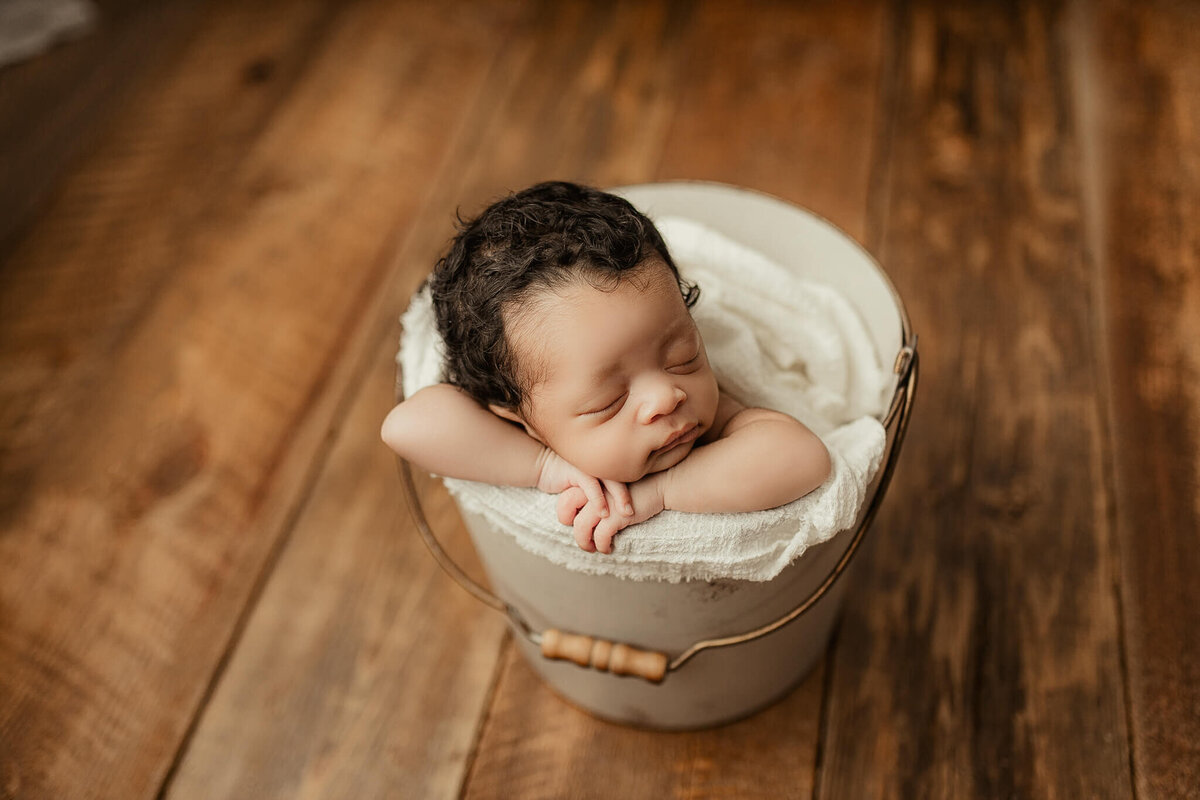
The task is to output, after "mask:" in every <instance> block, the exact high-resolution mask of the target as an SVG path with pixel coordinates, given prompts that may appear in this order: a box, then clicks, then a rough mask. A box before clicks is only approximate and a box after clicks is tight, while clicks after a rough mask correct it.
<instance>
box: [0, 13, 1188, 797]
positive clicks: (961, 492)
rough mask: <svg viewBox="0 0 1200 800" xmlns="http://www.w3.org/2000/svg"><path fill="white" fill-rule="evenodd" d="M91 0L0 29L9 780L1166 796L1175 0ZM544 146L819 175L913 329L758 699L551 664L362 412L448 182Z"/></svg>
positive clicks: (528, 175)
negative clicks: (899, 417)
mask: <svg viewBox="0 0 1200 800" xmlns="http://www.w3.org/2000/svg"><path fill="white" fill-rule="evenodd" d="M102 10H103V11H104V12H105V14H104V16H103V17H102V23H101V28H100V29H99V30H98V31H97V32H96V33H94V34H93V35H92V36H91V37H88V38H85V39H83V40H80V41H77V42H73V43H68V44H64V45H61V46H59V47H58V48H56V49H54V50H53V51H51V52H50V53H48V54H46V55H44V56H42V57H40V58H38V59H35V60H33V61H30V62H27V63H25V64H21V65H17V66H15V67H10V68H7V69H5V70H3V71H0V259H2V261H0V797H14V798H15V797H19V798H59V797H71V798H149V797H162V796H165V797H178V798H191V797H205V798H208V797H287V798H295V797H355V798H361V797H422V798H424V797H433V798H436V797H457V796H469V797H472V798H490V797H497V798H507V797H522V798H525V797H608V796H614V795H620V796H630V797H664V796H665V797H687V798H705V797H714V798H716V797H816V796H820V797H846V798H862V797H909V796H929V797H1012V796H1019V797H1063V796H1066V797H1085V796H1086V797H1133V796H1137V797H1142V798H1149V797H1188V796H1194V792H1195V787H1196V786H1198V785H1200V750H1198V749H1197V742H1200V697H1198V696H1197V687H1198V686H1200V675H1197V672H1196V670H1197V667H1196V664H1197V663H1200V652H1198V648H1200V638H1198V637H1197V636H1195V634H1194V631H1195V630H1196V629H1197V627H1200V619H1197V616H1196V615H1197V613H1198V612H1197V609H1200V583H1197V582H1196V581H1195V580H1194V579H1193V578H1194V575H1195V573H1196V571H1197V569H1198V568H1200V561H1198V560H1197V558H1198V557H1197V555H1196V554H1197V553H1200V550H1198V549H1197V547H1196V545H1197V543H1198V542H1200V506H1197V504H1196V502H1195V497H1196V495H1197V490H1198V488H1200V485H1198V484H1197V477H1196V476H1197V475H1200V464H1198V463H1197V460H1198V459H1200V456H1198V455H1197V454H1198V453H1200V350H1198V345H1197V343H1198V342H1200V328H1198V327H1197V326H1198V325H1200V322H1198V320H1200V245H1198V240H1197V236H1198V235H1200V234H1198V233H1197V229H1196V226H1195V224H1194V220H1195V219H1197V218H1198V216H1200V215H1198V214H1197V211H1198V210H1200V105H1198V104H1197V100H1196V99H1197V98H1198V97H1200V82H1198V81H1200V78H1198V76H1200V63H1197V59H1196V57H1195V55H1194V51H1195V47H1194V46H1193V44H1192V43H1193V42H1195V41H1197V40H1200V13H1197V10H1196V8H1194V7H1193V6H1192V5H1189V4H1186V3H1176V2H1169V0H1162V1H1161V2H1151V3H1144V4H1136V5H1135V4H1129V3H1119V2H1115V1H1114V2H1108V1H1107V0H1106V1H1105V2H1098V3H1095V4H1092V3H1082V2H1080V3H1076V4H1060V3H1055V2H1025V3H1017V4H998V3H994V4H967V5H962V4H959V5H946V4H940V3H934V2H913V3H907V2H905V3H900V2H888V1H887V0H855V2H848V3H835V2H816V3H808V4H781V3H775V2H768V0H755V2H751V3H746V4H736V5H735V4H730V3H722V2H717V0H709V1H707V2H705V1H704V0H696V2H686V1H683V0H680V1H678V2H671V1H669V0H662V1H661V2H658V1H657V0H656V1H655V2H645V3H636V2H625V3H616V4H613V3H602V2H578V3H552V2H531V3H527V4H514V3H507V2H504V1H503V0H476V1H475V2H470V3H455V4H446V3H437V2H432V0H407V1H406V2H386V1H385V0H361V2H355V3H348V4H347V3H337V2H332V1H331V0H271V1H270V2H266V3H256V4H243V3H237V2H233V0H207V2H205V1H203V0H173V2H169V3H159V4H151V3H144V2H138V1H137V0H110V2H108V3H105V4H102ZM547 178H567V179H575V180H581V181H585V182H590V183H594V184H598V185H618V184H626V183H637V182H644V181H651V180H661V179H672V178H700V179H710V180H719V181H724V182H728V183H733V184H740V185H745V186H750V187H753V188H757V189H761V190H764V191H768V192H771V193H774V194H776V195H778V196H780V197H783V198H785V199H787V200H790V201H793V202H796V203H799V204H801V205H804V206H807V207H809V208H812V209H813V210H815V211H816V212H818V213H820V214H822V215H824V216H826V217H827V218H829V219H831V220H832V221H833V222H834V223H836V224H838V225H839V226H841V227H842V228H843V229H845V230H847V231H848V232H850V233H851V234H852V235H854V236H855V237H857V238H859V239H860V240H862V241H864V242H865V243H866V244H867V245H868V247H869V248H870V249H871V250H872V251H873V252H874V254H875V255H876V256H877V257H878V258H879V259H880V261H881V262H882V263H883V265H884V266H885V268H886V269H887V270H888V272H889V274H890V275H891V277H892V279H893V281H894V282H895V283H896V284H897V287H898V289H899V291H900V293H901V295H902V296H903V297H904V299H905V301H906V303H907V306H908V310H909V313H910V315H911V317H912V319H913V323H914V328H915V329H916V331H917V332H918V333H919V334H920V335H921V349H922V366H923V376H922V387H921V392H920V395H919V397H918V399H917V407H916V414H915V417H914V423H913V429H912V432H911V434H910V437H909V440H908V443H907V444H906V446H905V452H904V454H903V456H902V458H901V462H900V465H899V469H898V472H897V478H896V481H895V483H894V485H893V486H892V488H891V490H890V492H889V496H888V498H887V500H886V501H885V503H884V505H883V508H882V512H881V514H880V517H879V520H878V522H877V524H876V526H875V530H874V531H873V532H872V547H871V548H869V549H868V550H867V552H866V553H865V554H864V556H863V557H862V561H861V562H860V565H859V569H858V570H857V574H856V576H855V579H856V584H855V589H854V591H853V592H852V593H851V595H850V599H849V601H848V605H847V609H846V612H845V615H844V619H843V622H842V625H841V629H840V631H839V632H838V634H837V635H836V637H835V640H834V644H833V646H832V647H831V649H830V651H829V653H828V654H827V656H826V658H825V659H824V662H823V664H822V665H821V666H820V667H819V668H818V669H817V670H816V671H815V672H814V673H813V674H812V675H810V676H809V677H808V679H806V680H805V681H803V682H802V683H801V684H800V685H799V687H798V688H797V689H796V690H795V691H794V692H793V693H792V694H790V695H789V696H788V697H787V698H785V699H784V700H783V701H782V702H781V703H780V704H778V705H776V706H775V707H773V708H771V709H769V710H766V711H764V712H762V713H760V714H757V715H755V716H753V717H751V718H749V719H746V720H743V721H741V722H738V723H736V724H733V725H729V726H725V727H722V728H718V729H715V730H711V731H701V732H693V733H677V734H656V733H650V732H646V731H638V730H632V729H626V728H622V727H619V726H614V725H610V724H607V723H603V722H599V721H597V720H595V719H593V718H591V717H589V716H587V715H586V714H583V713H581V712H579V711H578V710H576V709H573V708H571V707H569V706H567V705H565V704H564V703H562V702H561V701H560V700H559V699H558V698H557V696H556V695H554V694H553V693H552V692H551V691H550V690H549V689H548V688H546V687H545V686H544V685H542V684H541V683H540V682H539V681H538V679H537V678H536V677H535V675H534V673H533V672H532V670H531V669H530V668H529V667H528V666H527V665H526V664H525V663H523V662H522V661H521V658H520V656H519V655H518V653H517V652H516V650H515V649H514V648H513V647H512V646H511V643H510V642H509V639H508V636H507V635H506V634H505V629H504V624H503V621H502V620H501V619H500V618H499V617H497V616H495V615H494V614H493V612H491V611H490V610H488V609H486V608H484V607H482V606H480V605H478V604H475V603H473V602H472V601H471V600H470V598H468V597H467V596H466V595H465V594H464V593H462V592H461V591H460V590H459V589H458V588H457V587H455V586H454V585H453V584H451V583H450V582H449V580H448V579H446V578H445V577H444V576H443V575H442V574H441V572H440V571H439V570H438V569H437V568H436V566H435V565H434V563H433V562H432V560H431V559H429V558H428V557H427V556H426V554H425V553H424V552H423V549H422V547H421V546H420V545H419V543H418V542H417V539H416V536H415V533H414V531H413V530H412V524H411V522H410V521H409V519H408V516H407V514H406V513H405V510H404V508H403V501H402V500H401V499H400V494H399V486H398V483H397V479H396V477H395V474H394V467H393V465H392V461H391V458H390V456H389V454H388V453H387V451H386V449H385V448H384V447H383V445H382V444H380V443H379V441H378V438H377V429H378V423H379V421H380V420H381V418H382V416H383V414H384V413H385V412H386V410H387V407H388V405H389V403H390V402H391V386H392V380H393V375H392V365H391V354H392V352H393V351H394V349H395V341H396V337H397V334H398V328H397V326H396V322H395V319H396V316H397V315H398V313H399V311H400V310H401V309H402V308H403V306H404V304H405V303H406V301H407V298H408V296H409V295H410V294H411V293H412V291H413V290H414V289H415V287H416V286H417V285H418V284H419V282H420V281H421V279H422V278H423V276H424V275H425V274H426V273H427V272H428V270H429V268H430V266H431V264H432V263H433V260H434V259H435V258H436V257H437V255H438V253H439V251H440V250H441V249H442V247H443V246H444V245H445V242H446V241H447V239H448V237H449V236H450V235H451V233H452V225H451V223H452V220H453V215H454V213H455V211H456V210H458V209H462V210H463V211H464V212H465V213H471V212H473V211H475V210H477V209H479V208H480V207H481V206H482V205H483V204H485V203H486V202H487V201H488V200H490V199H492V198H494V197H496V196H497V195H499V194H502V193H503V192H505V191H508V190H510V189H514V188H520V187H522V186H524V185H527V184H529V183H532V182H534V181H537V180H541V179H547ZM422 487H423V488H422V494H423V496H424V497H425V498H426V500H425V502H426V506H427V511H428V512H429V513H430V515H431V517H432V519H433V522H434V524H435V526H436V527H437V528H438V529H439V530H440V531H442V532H443V534H444V535H445V537H446V539H447V542H448V546H449V547H450V549H451V551H452V552H453V553H454V554H455V556H456V558H458V559H459V560H461V561H463V562H465V563H466V564H468V565H469V567H470V568H471V569H472V570H475V571H478V569H479V566H478V563H477V561H476V560H475V558H474V556H473V554H472V553H471V550H470V545H469V542H468V540H467V537H466V535H465V531H464V530H463V528H462V525H461V523H460V522H459V520H458V518H457V514H456V512H455V510H454V508H453V505H452V504H451V503H450V501H449V498H448V497H447V496H446V494H445V493H444V491H442V490H441V489H440V487H438V486H436V485H435V484H434V483H433V482H432V481H423V482H422Z"/></svg>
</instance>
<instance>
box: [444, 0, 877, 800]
mask: <svg viewBox="0 0 1200 800" xmlns="http://www.w3.org/2000/svg"><path fill="white" fill-rule="evenodd" d="M883 21H884V14H883V7H882V6H881V5H878V4H872V3H866V4H852V5H849V6H847V5H836V6H835V5H834V4H811V5H806V6H804V7H803V8H796V7H781V6H779V5H771V4H762V5H761V6H754V7H750V8H743V9H740V10H737V9H734V8H733V7H731V6H727V5H725V4H721V3H706V4H698V5H697V6H696V7H695V8H689V9H688V13H686V14H681V15H680V16H678V17H677V18H675V19H671V20H664V23H666V22H669V25H666V24H664V27H661V28H659V27H656V28H652V29H651V30H653V31H654V35H653V37H651V38H649V40H648V41H647V33H648V31H647V30H646V29H645V28H644V27H637V26H629V25H628V23H627V22H623V21H620V20H618V21H617V22H616V23H615V24H614V28H615V30H617V31H620V32H621V36H622V37H629V42H628V44H626V45H625V47H626V48H639V47H650V48H653V49H654V50H656V51H657V52H658V62H657V64H656V65H655V63H654V62H653V61H651V62H649V64H646V65H644V66H643V69H646V70H648V72H647V75H648V76H654V75H658V76H659V77H657V78H654V77H639V75H638V73H636V72H633V71H632V70H627V71H626V73H625V75H624V76H622V81H621V82H618V83H617V84H616V85H615V86H613V87H611V88H609V92H610V93H612V94H616V95H617V96H621V95H622V94H623V89H622V88H621V86H622V83H624V82H625V81H635V80H644V81H649V82H650V83H652V84H653V85H655V86H659V85H661V82H662V81H664V80H667V77H669V79H670V81H671V82H672V83H674V84H675V85H674V87H671V86H670V85H669V84H668V85H667V86H666V87H665V88H666V89H668V90H671V91H670V92H669V94H668V95H667V96H666V97H664V98H663V100H664V103H665V102H666V101H667V99H668V98H669V97H670V95H671V94H677V95H678V100H677V101H675V102H676V103H677V105H670V106H667V108H670V109H672V110H673V111H674V113H673V114H672V115H671V116H670V128H669V135H667V136H666V137H665V139H664V141H663V143H662V144H661V145H660V146H659V147H658V151H659V152H661V157H660V165H659V166H658V167H656V168H655V167H654V165H653V164H647V165H644V170H643V171H642V172H640V173H637V172H631V171H626V172H624V173H623V175H624V176H628V178H629V179H633V180H648V179H652V178H670V177H684V176H686V177H690V178H705V179H710V180H726V181H731V182H734V183H740V184H743V185H748V186H754V187H761V188H764V189H769V190H772V191H776V192H778V193H780V194H783V195H784V196H786V197H790V198H791V199H794V200H799V201H801V202H804V203H807V204H809V205H810V206H811V207H813V208H815V209H817V210H818V211H821V210H827V209H833V211H831V212H830V213H832V214H833V215H835V216H837V217H839V221H840V222H842V223H843V224H846V225H847V226H848V227H850V228H852V229H854V230H855V231H861V230H862V229H863V227H864V224H863V219H864V217H865V214H866V209H867V201H866V193H867V185H868V180H867V172H868V170H867V168H866V167H865V166H864V164H868V163H869V162H870V160H871V151H872V145H873V135H874V128H873V126H872V125H871V124H870V120H871V119H872V115H873V114H874V111H875V103H876V96H875V91H874V90H875V85H876V81H877V80H878V66H879V58H880V50H879V45H880V43H881V41H882V26H883ZM635 52H637V50H635ZM602 63H603V62H602ZM593 70H594V71H596V72H600V71H603V68H602V67H600V66H595V65H594V64H589V65H586V66H585V67H584V68H583V70H582V73H583V74H590V73H591V72H592V71H593ZM663 76H667V77H663ZM731 82H732V83H731ZM834 97H841V98H844V99H845V100H846V101H848V102H834V101H833V100H832V98H834ZM820 98H829V99H828V100H826V101H825V102H824V105H822V106H821V107H822V110H823V111H824V112H826V113H825V114H824V118H823V125H821V126H818V125H816V124H810V125H808V126H807V127H803V128H802V130H801V131H800V132H797V129H796V127H795V124H794V123H795V121H796V119H798V118H799V117H800V115H801V110H802V109H804V108H808V107H811V106H814V105H818V104H820V103H821V100H820ZM662 114H663V112H662V110H659V111H657V112H656V115H658V116H661V115H662ZM835 142H836V144H834V143H835ZM837 148H842V150H843V152H844V154H845V156H846V160H845V161H837V162H831V161H829V159H828V156H829V153H830V151H831V149H837ZM647 149H649V148H647ZM632 163H634V162H627V164H632ZM651 169H655V170H656V171H655V172H651ZM839 176H840V177H841V179H840V180H839ZM585 177H590V176H587V175H585ZM601 182H602V181H601ZM822 679H823V673H822V671H821V670H820V669H818V670H817V671H816V672H814V673H813V674H812V675H811V676H810V677H809V679H808V680H807V681H806V682H805V683H804V684H803V686H802V687H801V688H799V689H797V690H796V691H795V692H794V693H793V694H792V695H791V696H790V697H789V698H787V699H786V700H785V701H784V702H783V703H781V704H780V705H779V706H777V707H775V708H774V709H772V710H770V711H767V712H765V713H763V714H760V715H757V716H756V717H754V718H753V719H750V720H747V721H745V722H742V723H738V724H736V725H732V726H727V727H724V728H721V729H718V730H714V731H706V732H696V733H674V734H669V735H666V734H653V733H648V732H645V731H637V730H633V729H630V728H623V727H619V726H615V725H611V724H608V723H604V722H600V721H598V720H596V719H595V718H593V717H591V716H588V715H587V714H584V713H582V712H579V711H577V710H575V709H572V708H570V707H569V706H567V705H566V704H565V703H564V702H563V701H562V700H561V699H560V698H558V697H557V696H556V695H555V694H554V693H553V692H552V691H550V690H549V689H547V688H546V687H545V686H544V685H542V684H541V683H540V682H538V680H537V679H536V678H535V677H534V674H533V672H532V670H530V669H529V668H528V666H527V665H525V664H524V663H523V662H521V661H520V660H519V656H517V655H516V653H515V651H512V652H510V653H509V654H508V657H507V661H506V665H505V669H504V672H503V673H502V675H501V677H500V679H499V681H498V683H497V687H496V694H495V701H494V703H493V705H492V708H491V710H490V713H489V715H488V717H487V720H486V725H485V727H484V730H483V733H482V736H481V739H480V743H479V751H478V755H477V756H476V759H475V763H474V767H473V769H472V771H471V774H470V777H469V781H468V783H467V786H466V793H465V794H466V796H467V797H471V798H475V797H479V798H489V797H497V798H500V797H547V798H549V797H618V796H619V797H687V798H702V797H739V798H749V797H771V798H775V797H802V796H803V797H807V796H809V795H810V794H811V791H812V782H813V773H814V765H815V762H816V751H817V731H818V720H819V717H820V708H821V706H820V696H821V682H822Z"/></svg>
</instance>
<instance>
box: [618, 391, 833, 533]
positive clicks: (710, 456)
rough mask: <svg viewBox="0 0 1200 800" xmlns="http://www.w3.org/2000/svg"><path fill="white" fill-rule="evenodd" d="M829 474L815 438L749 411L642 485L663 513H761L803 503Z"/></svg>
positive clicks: (786, 421)
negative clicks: (653, 495) (658, 499)
mask: <svg viewBox="0 0 1200 800" xmlns="http://www.w3.org/2000/svg"><path fill="white" fill-rule="evenodd" d="M830 470H831V464H830V460H829V451H828V450H826V448H825V445H824V443H823V442H822V441H821V439H820V438H819V437H818V436H817V435H816V434H814V433H813V432H812V431H810V430H809V429H808V428H806V427H805V426H804V425H801V424H800V423H799V422H797V421H796V420H794V419H792V418H791V417H789V416H787V415H785V414H779V413H777V412H774V411H767V410H765V409H758V408H749V409H745V410H743V411H741V412H739V413H738V414H737V415H736V416H735V417H734V418H733V419H731V420H730V421H729V423H728V425H727V427H726V433H725V435H724V436H723V438H721V439H719V440H717V441H715V442H713V443H712V444H708V445H704V446H702V447H697V448H696V449H695V450H694V451H692V453H690V454H689V455H688V457H687V458H685V459H684V460H683V461H681V462H680V463H679V464H677V465H676V466H674V467H672V468H671V469H668V470H665V471H663V472H658V473H654V474H653V475H650V476H647V477H646V478H644V479H643V481H646V482H647V483H648V486H647V487H646V489H648V490H653V491H655V492H657V493H658V494H659V496H661V497H662V502H663V507H664V508H668V509H674V510H676V511H699V512H729V511H761V510H764V509H768V508H775V507H776V506H781V505H784V504H785V503H790V502H792V501H793V500H796V499H797V498H800V497H803V496H804V495H806V494H808V493H809V492H811V491H813V490H814V489H816V488H817V487H819V486H820V485H821V484H822V483H824V482H825V480H826V479H827V478H828V477H829V473H830ZM635 498H636V494H635Z"/></svg>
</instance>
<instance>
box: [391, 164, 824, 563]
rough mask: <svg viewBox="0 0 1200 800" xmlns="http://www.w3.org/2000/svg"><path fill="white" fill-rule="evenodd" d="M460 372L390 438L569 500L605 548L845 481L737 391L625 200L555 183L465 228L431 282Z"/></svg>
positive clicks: (453, 367)
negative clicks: (676, 515) (684, 516)
mask: <svg viewBox="0 0 1200 800" xmlns="http://www.w3.org/2000/svg"><path fill="white" fill-rule="evenodd" d="M429 282H430V290H431V293H432V298H433V307H434V313H435V316H436V319H437V326H438V332H439V333H440V335H441V338H442V340H443V342H444V348H445V350H444V352H445V378H446V380H447V382H446V383H442V384H437V385H434V386H429V387H426V388H424V389H421V390H420V391H418V392H416V393H415V394H413V395H412V396H411V397H409V398H407V399H406V400H404V401H403V402H402V403H400V404H399V405H397V406H396V407H395V408H393V409H392V411H391V412H390V413H389V414H388V416H387V419H386V420H384V423H383V430H382V436H383V440H384V442H386V443H387V444H388V446H390V447H391V448H392V449H393V450H395V451H396V453H398V454H399V455H401V456H402V457H404V458H405V459H407V460H409V461H411V462H412V463H414V464H417V465H418V466H420V467H422V468H424V469H426V470H428V471H430V472H433V473H437V474H439V475H444V476H447V477H452V478H463V479H466V480H474V481H482V482H485V483H491V484H495V485H501V486H533V487H537V488H538V489H540V490H542V491H544V492H550V493H553V494H557V495H558V502H557V514H558V520H559V522H561V523H562V524H564V525H569V526H571V527H572V528H573V529H574V535H575V541H576V543H578V545H579V546H580V547H581V548H583V549H584V550H586V551H588V552H595V551H599V552H602V553H611V552H612V545H613V538H614V537H615V536H616V534H617V533H618V532H619V531H621V530H623V529H625V528H627V527H629V526H630V525H633V524H635V523H638V522H642V521H643V520H646V519H649V518H650V517H653V516H654V515H656V514H658V513H659V512H660V511H663V510H664V509H675V510H679V511H696V512H705V511H759V510H763V509H768V508H774V507H775V506H779V505H783V504H785V503H790V502H791V501H793V500H795V499H797V498H799V497H802V496H803V495H805V494H807V493H809V492H811V491H812V490H814V489H816V488H817V487H819V486H820V485H821V484H822V483H824V482H825V480H826V479H827V478H828V477H829V474H830V459H829V453H828V452H827V450H826V449H825V445H824V444H823V443H822V442H821V440H820V439H819V438H818V437H817V436H816V434H814V433H813V432H812V431H810V430H809V429H808V428H807V427H805V426H804V425H803V424H801V423H800V422H798V421H797V420H795V419H793V418H792V417H790V416H788V415H786V414H782V413H780V412H777V411H771V410H768V409H764V408H749V407H746V406H743V405H741V404H740V403H738V402H737V401H736V400H734V399H733V398H732V397H730V396H729V395H727V394H725V393H724V392H722V391H721V389H720V387H719V386H718V383H717V377H716V376H715V375H714V374H713V371H712V368H711V367H710V366H709V363H708V357H707V355H706V354H705V351H704V342H703V340H702V339H701V337H700V332H699V331H698V330H697V328H696V325H695V323H694V322H693V321H692V316H691V313H690V311H689V309H690V308H691V306H692V305H693V304H694V303H695V302H696V300H697V298H698V296H699V291H698V289H697V287H696V286H694V285H691V284H689V283H687V282H686V281H684V280H683V279H682V278H681V277H680V275H679V271H678V269H677V268H676V266H675V264H674V262H673V261H672V259H671V255H670V253H669V252H668V251H667V248H666V245H665V243H664V242H663V239H662V237H661V236H660V235H659V232H658V230H657V229H656V228H655V227H654V224H653V223H652V222H651V221H650V220H649V219H648V218H647V217H645V216H644V215H643V214H641V213H640V212H638V211H637V210H636V209H635V208H633V206H632V205H630V204H629V203H628V202H627V201H626V200H624V199H622V198H620V197H617V196H615V195H612V194H608V193H605V192H601V191H598V190H596V189H591V188H588V187H583V186H577V185H575V184H571V183H563V182H555V183H543V184H539V185H537V186H534V187H532V188H530V189H526V190H525V191H522V192H518V193H516V194H514V195H511V196H509V197H507V198H505V199H503V200H500V201H499V202H497V203H495V204H493V205H492V206H490V207H489V208H488V209H487V210H486V211H484V212H483V213H482V214H481V215H479V216H478V217H477V218H475V219H473V220H469V221H466V222H463V223H462V224H461V227H460V231H459V234H458V236H457V237H455V239H454V242H453V244H452V245H451V248H450V251H449V253H448V254H447V255H446V256H445V257H444V258H442V259H441V260H440V261H439V262H438V264H437V266H436V268H435V269H434V272H433V275H432V276H431V277H430V279H429Z"/></svg>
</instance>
